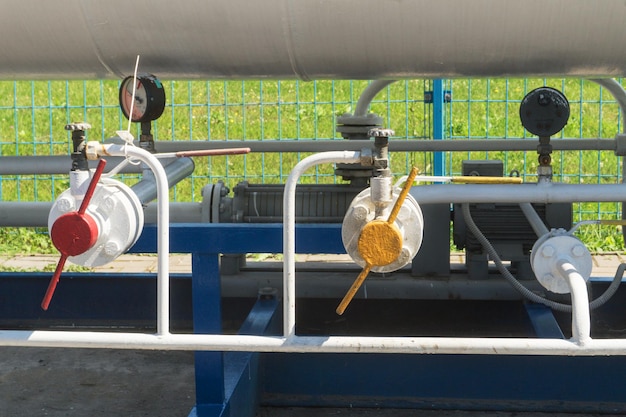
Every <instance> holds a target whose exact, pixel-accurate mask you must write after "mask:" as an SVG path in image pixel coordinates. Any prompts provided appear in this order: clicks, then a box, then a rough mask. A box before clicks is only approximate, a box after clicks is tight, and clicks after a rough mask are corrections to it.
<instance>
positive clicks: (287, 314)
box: [283, 151, 361, 338]
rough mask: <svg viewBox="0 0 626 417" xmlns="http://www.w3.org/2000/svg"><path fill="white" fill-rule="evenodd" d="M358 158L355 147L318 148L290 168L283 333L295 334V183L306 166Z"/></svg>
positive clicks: (286, 194) (285, 200)
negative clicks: (326, 149)
mask: <svg viewBox="0 0 626 417" xmlns="http://www.w3.org/2000/svg"><path fill="white" fill-rule="evenodd" d="M360 159H361V153H360V152H356V151H337V152H322V153H318V154H314V155H311V156H308V157H306V158H304V159H303V160H302V161H300V162H298V164H297V165H296V166H295V167H294V168H293V170H291V172H290V173H289V176H288V177H287V182H286V183H285V192H284V194H283V335H284V336H285V337H287V338H289V337H292V336H295V334H296V285H295V279H296V260H295V257H296V255H295V254H296V238H295V235H296V232H295V228H296V185H297V184H298V180H299V179H300V176H301V175H302V174H303V173H304V172H305V171H306V170H307V169H309V168H311V167H314V166H315V165H319V164H324V163H335V162H345V163H355V162H359V161H360Z"/></svg>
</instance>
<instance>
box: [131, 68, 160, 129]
mask: <svg viewBox="0 0 626 417" xmlns="http://www.w3.org/2000/svg"><path fill="white" fill-rule="evenodd" d="M133 83H134V77H133V76H130V77H126V78H124V81H122V84H121V86H120V107H121V108H122V113H124V116H126V118H127V119H130V117H129V115H130V108H131V104H132V101H133ZM132 107H133V110H132V111H133V114H132V120H131V121H133V122H150V121H152V120H156V119H158V118H159V117H160V116H161V114H163V110H164V109H165V90H164V89H163V84H161V81H159V80H158V79H157V77H155V76H154V75H152V74H138V75H137V82H136V84H135V104H134V105H133V106H132Z"/></svg>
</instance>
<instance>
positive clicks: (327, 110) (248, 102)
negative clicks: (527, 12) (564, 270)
mask: <svg viewBox="0 0 626 417" xmlns="http://www.w3.org/2000/svg"><path fill="white" fill-rule="evenodd" d="M430 84H431V82H430V81H424V80H417V81H404V82H398V83H395V84H394V85H392V86H391V87H389V88H387V89H386V90H385V91H383V92H382V93H381V94H379V96H378V97H376V99H375V100H374V101H373V102H372V108H371V109H372V111H373V112H376V113H378V114H380V115H381V116H383V117H384V118H385V120H386V123H387V124H388V126H391V127H393V128H394V130H395V131H396V135H397V137H398V138H400V139H405V140H410V139H417V138H429V137H431V124H432V123H431V122H430V118H431V105H430V104H426V103H425V102H424V91H427V90H429V89H430ZM164 85H165V89H166V94H167V107H166V110H165V112H164V114H163V116H162V117H161V118H160V119H159V120H157V121H156V122H155V123H154V126H153V134H154V137H155V140H157V141H166V140H167V141H170V140H171V141H206V140H211V141H224V140H244V141H264V140H302V141H305V140H329V139H330V140H342V139H341V137H340V135H339V134H337V133H336V132H335V128H336V126H335V122H336V118H337V116H341V115H342V114H344V113H346V112H351V111H353V109H354V107H355V106H356V102H357V100H358V98H359V95H360V93H361V91H362V90H363V89H364V88H365V87H366V86H367V82H364V81H360V82H357V81H316V82H298V81H244V82H241V81H237V82H235V81H231V82H197V81H194V82H190V81H170V82H164ZM118 88H119V82H115V81H50V82H40V81H36V82H0V155H2V156H16V155H59V154H68V153H69V152H70V139H69V134H68V133H67V132H65V131H64V130H63V127H64V125H65V124H66V123H69V122H73V121H86V122H88V123H90V124H91V125H92V129H91V130H90V131H89V132H88V139H89V140H105V139H107V138H109V137H111V136H114V135H115V132H116V131H117V130H120V129H125V128H126V124H127V121H126V119H125V118H124V117H123V115H122V114H121V112H120V110H119V106H118ZM133 133H134V134H135V136H136V137H138V136H139V127H138V126H135V127H134V128H133ZM302 157H303V155H300V154H297V155H290V154H283V153H279V154H271V153H265V154H264V153H260V154H250V155H247V156H234V157H233V156H231V157H212V158H198V159H197V160H196V171H195V172H194V175H193V176H192V177H191V178H190V179H189V180H187V181H184V182H182V183H181V184H179V185H178V186H177V187H176V188H175V189H174V190H173V191H172V197H173V198H174V199H175V200H177V201H194V200H198V199H199V198H200V195H199V194H200V189H201V188H202V186H203V185H205V184H206V183H213V182H215V181H218V180H224V181H225V183H226V184H227V185H228V186H233V185H235V184H236V183H237V182H239V181H243V180H246V181H250V182H256V183H282V182H284V181H285V179H286V177H287V175H288V174H289V171H290V170H291V168H292V167H293V166H294V165H295V164H296V163H297V161H298V160H299V159H301V158H302ZM429 158H431V155H417V154H405V155H396V156H394V161H393V164H394V165H393V168H394V171H395V173H396V174H397V175H402V174H404V173H406V172H407V171H408V169H409V168H410V166H411V165H414V164H417V165H421V166H423V167H424V169H426V168H427V167H428V166H429V165H430V163H429V162H428V161H429ZM303 181H304V182H309V183H329V182H331V183H332V182H335V181H337V180H336V178H335V176H334V175H333V170H332V167H331V168H328V167H320V168H318V170H316V171H315V172H312V173H308V174H307V175H306V176H305V178H303ZM66 186H67V178H66V177H64V176H47V177H46V176H37V177H35V176H6V175H5V176H3V177H0V198H1V199H2V200H5V201H13V200H15V201H18V200H19V201H49V200H50V199H53V198H54V196H55V195H56V194H58V192H60V191H62V190H63V189H65V187H66Z"/></svg>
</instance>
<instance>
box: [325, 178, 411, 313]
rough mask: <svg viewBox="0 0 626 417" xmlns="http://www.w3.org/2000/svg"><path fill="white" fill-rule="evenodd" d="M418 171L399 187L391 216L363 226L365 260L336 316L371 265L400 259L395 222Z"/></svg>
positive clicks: (361, 248) (360, 243)
mask: <svg viewBox="0 0 626 417" xmlns="http://www.w3.org/2000/svg"><path fill="white" fill-rule="evenodd" d="M417 172H418V171H417V168H415V167H413V169H411V173H410V174H409V177H408V178H407V180H406V183H405V184H404V187H402V191H401V192H400V195H398V199H397V200H396V203H395V204H394V206H393V208H392V209H391V213H389V218H388V219H387V220H386V221H382V220H374V221H372V222H369V223H367V224H366V225H365V226H363V230H361V234H360V235H359V241H358V246H357V247H358V250H359V254H360V255H361V257H362V258H363V260H364V261H365V267H363V270H362V271H361V273H360V274H359V276H358V277H356V279H355V280H354V282H353V283H352V286H351V287H350V289H349V290H348V292H347V293H346V295H345V296H344V297H343V300H341V303H339V306H338V307H337V309H336V310H335V311H336V312H337V314H339V315H342V314H343V313H344V312H345V311H346V308H348V305H349V304H350V302H351V301H352V299H353V298H354V296H355V295H356V293H357V291H358V290H359V288H361V285H362V284H363V282H364V281H365V278H367V275H368V274H369V272H370V270H371V269H372V267H373V266H385V265H389V264H390V263H392V262H393V261H395V260H396V259H398V256H400V253H401V252H402V234H401V233H400V230H399V229H398V227H397V226H396V225H395V221H396V218H397V217H398V213H399V212H400V209H401V208H402V203H404V200H405V199H406V196H407V195H408V194H409V191H410V190H411V185H412V184H413V181H414V180H415V177H416V176H417Z"/></svg>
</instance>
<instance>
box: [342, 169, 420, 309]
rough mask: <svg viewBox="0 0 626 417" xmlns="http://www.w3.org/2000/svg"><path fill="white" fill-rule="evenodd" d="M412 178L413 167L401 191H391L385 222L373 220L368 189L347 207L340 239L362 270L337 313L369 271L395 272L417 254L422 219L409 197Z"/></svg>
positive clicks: (380, 219)
mask: <svg viewBox="0 0 626 417" xmlns="http://www.w3.org/2000/svg"><path fill="white" fill-rule="evenodd" d="M416 175H417V168H413V169H412V170H411V173H410V175H409V177H408V178H407V181H406V183H405V185H404V187H403V188H402V190H398V189H396V190H394V192H393V196H394V197H395V198H396V202H395V204H394V205H393V208H392V209H391V212H390V213H389V215H388V217H387V219H386V220H385V219H382V218H379V217H376V215H375V211H376V210H375V207H374V203H373V202H372V201H371V198H370V190H369V189H368V190H364V191H363V192H361V193H360V194H359V195H357V196H356V197H355V199H354V200H353V202H352V204H351V205H350V208H349V210H348V213H347V214H346V217H345V218H344V222H343V227H342V239H343V243H344V246H345V247H346V251H347V252H348V254H350V256H352V258H353V259H354V261H355V262H356V263H357V264H359V265H360V266H362V267H363V270H362V271H361V273H360V274H359V276H358V277H357V278H356V280H355V281H354V283H353V284H352V286H351V287H350V289H349V290H348V292H347V293H346V295H345V297H344V298H343V300H342V301H341V303H340V304H339V306H338V307H337V310H336V312H337V314H340V315H341V314H343V313H344V311H345V310H346V308H347V307H348V305H349V304H350V301H352V298H353V297H354V296H355V294H356V293H357V291H358V290H359V288H360V287H361V285H362V284H363V282H364V281H365V278H367V276H368V274H369V273H370V271H374V272H391V271H396V270H398V269H400V268H402V267H403V266H405V265H406V264H408V263H409V262H410V261H411V259H412V258H413V257H414V256H415V255H416V254H417V251H418V250H419V247H420V245H421V243H422V235H423V223H424V220H423V216H422V211H421V209H420V208H419V205H418V204H417V202H416V201H415V199H413V197H411V196H410V195H409V191H410V189H411V185H412V184H413V181H414V180H415V177H416Z"/></svg>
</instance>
